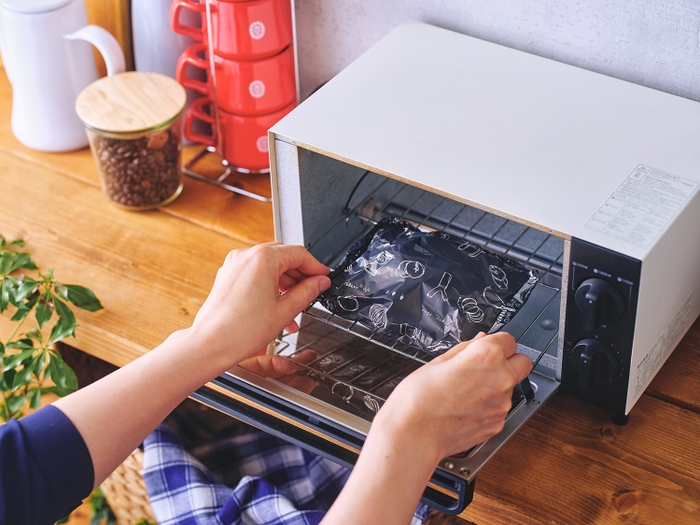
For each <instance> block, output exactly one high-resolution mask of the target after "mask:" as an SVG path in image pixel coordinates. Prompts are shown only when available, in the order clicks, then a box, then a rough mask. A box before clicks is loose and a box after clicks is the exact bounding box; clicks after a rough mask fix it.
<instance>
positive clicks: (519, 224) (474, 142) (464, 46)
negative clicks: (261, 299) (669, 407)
mask: <svg viewBox="0 0 700 525" xmlns="http://www.w3.org/2000/svg"><path fill="white" fill-rule="evenodd" d="M269 143H270V152H271V168H272V189H273V207H274V220H275V236H276V238H277V240H279V241H282V242H284V243H287V244H301V245H304V246H306V247H307V248H308V249H309V250H310V251H311V253H313V254H314V255H315V256H316V257H317V258H318V259H320V260H321V261H322V262H324V263H325V264H327V265H329V266H331V267H334V266H336V265H337V264H338V263H339V261H340V260H341V258H342V257H343V255H344V254H345V253H346V252H347V250H348V249H349V247H350V246H351V245H352V244H353V243H354V242H355V241H356V240H357V239H358V238H359V237H361V236H363V235H364V234H365V233H366V232H367V231H368V230H369V229H371V228H372V226H373V225H374V224H376V222H377V221H378V220H380V219H381V218H383V217H386V216H394V217H398V218H401V219H404V220H407V221H410V222H412V223H414V224H416V225H419V226H420V227H421V228H423V229H426V230H437V231H444V232H447V233H448V234H449V235H451V236H455V235H456V236H459V237H460V238H463V239H466V240H468V241H470V242H472V243H477V244H479V245H480V246H483V247H485V248H487V249H489V250H492V251H495V252H498V253H501V254H504V255H505V256H507V257H511V258H513V259H516V260H518V261H520V262H521V263H523V264H524V265H525V266H526V267H528V268H531V269H536V270H538V271H539V274H540V277H541V278H540V281H539V283H538V285H537V286H536V288H535V289H534V290H533V292H532V294H531V296H530V298H529V300H528V301H527V303H526V304H525V306H524V307H523V309H522V310H520V311H519V312H518V314H517V315H516V316H515V317H514V318H513V319H512V321H510V323H509V324H507V325H506V326H505V328H504V330H505V331H508V332H510V333H511V334H513V335H514V336H515V338H516V339H517V341H518V349H519V351H521V352H524V353H526V354H528V355H529V356H530V357H531V358H532V359H533V361H537V366H536V367H535V369H534V370H533V372H532V374H531V376H530V381H529V383H530V385H527V384H526V385H523V386H522V387H521V388H517V389H516V391H515V392H514V393H513V408H512V410H511V413H510V414H509V416H508V419H507V421H506V427H505V428H504V430H503V432H501V433H500V434H499V435H498V436H496V437H494V438H492V439H491V440H489V441H487V442H486V443H484V444H482V445H480V446H478V447H475V448H474V449H472V450H470V451H465V452H464V453H463V454H459V455H457V456H454V457H451V458H446V459H445V460H444V461H443V462H441V464H440V465H439V466H438V469H437V470H436V471H435V474H434V476H433V478H432V480H431V485H430V486H429V487H428V488H427V489H426V493H425V501H426V502H428V503H429V504H430V505H432V506H433V507H436V508H438V509H441V510H443V511H444V512H448V513H453V514H454V513H458V512H460V511H461V510H462V509H463V508H464V506H465V505H467V504H468V503H469V501H470V500H471V495H472V491H473V482H474V478H475V476H476V474H477V472H478V471H479V469H480V468H481V466H482V465H483V464H484V463H485V462H486V461H487V460H488V458H489V457H490V456H491V455H492V454H494V453H495V452H496V451H497V450H498V448H499V447H500V446H501V445H502V444H503V443H504V442H505V441H506V440H507V439H508V437H509V436H511V435H512V434H513V433H514V432H515V431H516V430H517V429H518V428H519V427H520V426H521V425H522V424H523V423H524V422H525V421H526V420H527V419H528V418H529V417H530V416H531V415H532V414H533V413H534V412H535V411H536V410H537V409H538V408H539V407H540V406H541V404H542V402H543V401H545V400H546V399H547V398H548V397H549V396H550V395H552V393H553V392H554V391H556V389H557V388H559V387H561V389H562V391H564V392H566V393H567V394H570V395H573V396H576V397H578V398H580V399H583V400H585V401H587V402H590V403H593V404H595V405H597V406H600V407H603V408H605V409H607V410H609V411H610V412H611V413H612V414H613V416H614V418H615V420H616V421H617V422H618V423H624V422H625V421H626V418H627V415H628V413H629V412H630V409H631V408H632V407H633V406H634V404H635V402H636V401H637V399H638V398H639V397H640V395H641V394H642V393H643V392H644V389H645V388H646V387H647V385H648V384H649V382H650V381H651V380H652V378H653V377H654V375H655V374H656V372H657V371H658V370H659V368H660V367H661V366H662V365H663V363H664V362H665V361H666V359H667V358H668V356H669V355H670V353H671V352H672V351H673V349H674V347H675V346H676V344H677V343H678V342H679V340H680V339H681V338H682V337H683V335H684V334H685V332H686V331H687V329H688V328H689V327H690V325H691V324H692V322H693V321H694V320H695V318H696V317H697V316H698V312H699V311H700V301H698V300H696V299H695V294H696V293H697V291H698V288H699V287H700V269H699V267H698V266H699V265H698V263H699V262H700V234H699V233H698V232H699V229H700V197H699V196H698V192H697V187H698V183H700V104H698V103H696V102H693V101H690V100H686V99H683V98H680V97H677V96H673V95H669V94H666V93H662V92H659V91H655V90H652V89H648V88H644V87H641V86H638V85H635V84H631V83H628V82H624V81H621V80H617V79H614V78H610V77H607V76H604V75H600V74H597V73H593V72H590V71H586V70H583V69H579V68H576V67H572V66H568V65H564V64H561V63H557V62H554V61H551V60H548V59H544V58H541V57H537V56H533V55H530V54H527V53H523V52H520V51H516V50H512V49H508V48H505V47H502V46H499V45H495V44H492V43H488V42H485V41H482V40H477V39H474V38H470V37H467V36H464V35H461V34H457V33H454V32H450V31H447V30H443V29H439V28H437V27H433V26H429V25H425V24H419V23H406V24H403V25H401V26H400V27H398V28H397V29H396V30H394V31H393V32H392V33H390V34H389V35H388V36H387V37H385V38H384V39H383V40H382V41H380V42H379V43H378V44H377V45H375V46H374V47H373V48H372V49H370V50H369V51H368V52H367V53H366V54H364V55H363V56H362V57H360V58H359V59H358V60H357V61H355V62H354V63H352V64H351V65H350V66H349V67H348V68H346V69H345V70H344V71H343V72H341V73H340V74H339V75H338V76H336V77H335V78H333V79H332V80H331V81H330V82H328V83H327V84H326V85H325V86H323V87H322V88H321V89H320V90H318V91H317V92H316V93H315V94H313V95H312V96H311V97H310V98H309V99H307V100H306V101H305V102H303V103H302V104H301V105H300V106H299V107H298V108H297V109H295V110H294V111H293V112H292V113H290V114H289V115H288V116H286V117H285V118H284V119H283V120H282V121H280V122H279V123H278V124H276V125H275V126H274V127H273V128H272V129H271V130H270V133H269ZM300 321H301V322H300V324H301V331H300V332H299V333H298V334H293V335H288V334H287V335H282V336H280V338H279V339H278V340H277V341H276V342H275V343H274V344H272V345H271V346H270V349H269V350H268V353H267V354H266V355H264V356H256V357H255V358H253V359H251V360H249V361H247V362H244V363H242V364H241V365H239V366H237V367H235V368H234V369H233V370H231V371H230V372H229V373H227V374H226V375H224V376H222V377H220V378H219V379H217V380H216V381H214V382H212V383H210V384H209V385H208V386H207V387H205V388H203V389H202V390H200V391H198V393H197V394H196V396H197V397H198V398H199V399H201V400H203V401H205V402H207V403H209V404H211V405H213V406H216V407H217V408H220V409H221V410H224V411H226V412H228V413H230V414H232V415H235V416H236V417H239V418H241V419H244V420H246V421H249V422H251V423H252V424H254V425H257V426H259V427H261V428H264V429H265V430H268V431H269V432H272V433H274V434H277V435H279V436H283V437H285V438H286V439H288V440H291V441H293V442H296V443H298V444H300V445H302V446H305V447H307V448H309V449H311V450H314V451H315V452H318V453H320V454H323V455H325V456H327V457H330V458H333V459H335V460H336V461H339V462H340V463H342V464H345V465H348V466H350V465H352V464H353V463H354V461H355V459H356V457H357V453H358V450H359V449H360V448H361V446H362V442H363V439H364V436H366V434H367V431H368V429H369V425H370V422H371V420H372V416H373V415H374V413H376V411H377V410H378V409H379V407H380V406H381V404H382V403H383V402H384V400H385V399H386V396H387V395H388V394H389V393H390V392H391V391H392V389H393V388H394V387H395V386H396V384H398V382H399V381H400V380H401V379H402V378H403V377H405V376H406V375H407V374H409V373H410V372H411V371H412V370H415V369H416V368H417V367H419V366H421V365H422V364H423V363H425V362H427V361H428V360H429V359H430V355H428V354H426V353H425V352H422V351H421V350H419V349H417V348H412V347H411V346H410V345H406V344H403V343H400V342H398V341H393V340H391V339H388V338H386V337H384V336H382V335H380V334H377V333H373V332H371V331H370V330H368V329H367V328H365V327H363V326H362V325H360V324H358V323H353V322H349V321H346V320H344V319H342V318H339V317H338V316H335V315H333V314H331V313H330V312H328V311H326V310H324V309H323V308H320V307H318V306H312V307H311V308H310V309H309V310H308V311H307V312H305V313H304V314H303V315H302V318H301V320H300ZM275 359H277V360H279V359H283V360H284V361H285V362H286V363H287V364H288V365H289V367H288V369H287V370H286V371H285V372H284V373H282V372H281V371H280V367H279V366H277V367H275V366H272V365H271V360H275ZM285 366H286V365H285ZM282 368H284V367H282ZM468 380H469V378H468V377H465V381H468ZM530 386H531V387H532V388H531V389H530Z"/></svg>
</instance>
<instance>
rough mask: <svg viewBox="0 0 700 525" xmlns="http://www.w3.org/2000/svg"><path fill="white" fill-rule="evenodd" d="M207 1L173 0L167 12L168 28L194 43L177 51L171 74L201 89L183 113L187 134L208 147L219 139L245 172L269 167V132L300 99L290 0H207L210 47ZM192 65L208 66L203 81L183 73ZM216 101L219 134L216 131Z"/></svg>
mask: <svg viewBox="0 0 700 525" xmlns="http://www.w3.org/2000/svg"><path fill="white" fill-rule="evenodd" d="M204 1H205V0H201V2H202V3H197V2H196V1H195V0H177V1H175V2H174V3H173V5H172V9H171V11H170V23H171V26H172V28H173V31H175V32H176V33H179V34H182V35H187V36H190V37H192V38H193V39H194V40H195V41H196V43H195V44H192V45H191V46H190V47H189V48H188V49H186V50H185V52H184V53H183V54H182V56H181V57H180V60H179V61H178V64H177V71H176V78H177V80H178V81H179V82H180V83H181V84H182V85H183V86H185V87H186V88H191V89H194V90H196V91H198V92H200V93H202V94H204V95H205V97H203V98H200V99H198V100H196V101H195V102H194V103H193V104H192V105H191V106H190V107H189V109H188V110H187V112H186V113H185V137H187V139H189V140H191V141H192V142H199V143H202V144H205V145H208V146H216V145H217V143H218V142H220V145H221V149H222V151H221V152H220V153H221V155H222V157H223V158H224V159H226V160H227V161H228V162H229V163H230V164H232V165H233V166H235V167H236V168H239V169H243V170H246V171H251V172H258V171H263V170H265V169H267V168H269V159H268V143H267V130H268V129H269V128H270V127H271V126H272V125H273V124H275V122H277V121H278V120H280V119H281V118H282V117H283V116H284V115H286V114H287V113H289V111H291V110H292V108H294V106H295V105H296V103H297V92H296V72H295V67H294V48H293V46H292V12H291V2H290V0H210V4H211V5H210V14H211V33H212V49H209V45H208V27H207V16H206V5H205V3H204ZM182 9H188V10H191V11H195V12H197V13H201V16H202V27H201V28H195V27H191V26H187V25H183V24H181V23H180V12H181V11H182ZM210 54H211V56H210ZM211 58H213V63H214V69H215V71H214V74H215V75H216V90H215V91H214V83H213V79H212V78H211V75H210V62H211ZM190 67H194V68H198V69H202V70H204V71H206V72H207V80H206V81H205V82H203V81H199V80H195V79H193V78H190V77H188V76H187V71H188V68H190ZM214 97H215V98H214ZM213 100H215V101H216V106H217V107H218V117H219V118H218V120H219V125H218V129H219V132H220V133H221V137H218V136H217V135H216V133H217V131H216V129H217V128H216V126H215V123H216V115H214V113H213V111H214V104H212V101H213ZM196 120H201V121H204V122H207V123H210V124H212V134H211V135H205V134H202V133H198V132H196V131H194V130H193V129H192V125H193V123H194V122H195V121H196Z"/></svg>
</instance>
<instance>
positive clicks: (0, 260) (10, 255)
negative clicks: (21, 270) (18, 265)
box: [0, 252, 16, 275]
mask: <svg viewBox="0 0 700 525" xmlns="http://www.w3.org/2000/svg"><path fill="white" fill-rule="evenodd" d="M15 255H16V254H15V252H3V254H2V255H0V275H7V274H8V273H10V267H11V266H12V262H13V261H14V260H15Z"/></svg>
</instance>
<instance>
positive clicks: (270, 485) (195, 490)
mask: <svg viewBox="0 0 700 525" xmlns="http://www.w3.org/2000/svg"><path fill="white" fill-rule="evenodd" d="M194 453H195V455H196V456H197V459H195V457H193V456H192V455H190V454H189V453H187V452H186V451H185V450H184V449H183V448H182V446H181V445H180V443H179V441H178V439H177V437H176V436H175V435H174V434H173V433H172V432H171V431H170V430H169V429H168V427H166V426H165V425H161V426H160V427H158V428H157V429H156V430H155V431H154V432H153V433H152V434H151V435H150V436H149V437H148V438H147V439H146V441H145V442H144V473H143V477H144V480H145V482H146V487H147V489H148V494H149V497H150V500H151V506H152V508H153V513H154V515H155V517H156V519H157V520H158V523H159V524H160V525H243V524H246V525H249V524H259V525H263V524H265V525H315V524H318V523H320V521H321V519H323V516H324V515H325V513H326V511H327V510H328V509H329V508H330V506H331V504H332V503H333V501H335V498H336V497H337V496H338V494H339V493H340V491H341V490H342V488H343V486H344V485H345V482H346V481H347V478H348V476H349V474H350V472H349V471H348V470H347V469H345V468H343V467H341V466H339V465H337V464H335V463H333V462H331V461H328V460H326V459H324V458H321V457H318V456H316V455H314V454H311V453H309V452H307V451H305V450H304V449H302V448H300V447H297V446H295V445H292V444H289V443H286V442H285V441H282V440H279V439H277V438H275V437H273V436H270V435H268V434H265V433H264V432H260V431H257V430H253V429H251V430H250V431H248V432H246V433H245V434H242V435H239V436H235V437H232V438H228V439H226V440H223V441H220V442H218V443H215V444H212V445H206V446H204V447H201V448H199V449H197V450H196V451H194ZM205 465H206V466H205ZM428 510H429V509H428V507H427V506H425V505H422V504H421V505H419V506H418V508H417V509H416V514H415V516H414V519H413V521H412V522H411V525H420V524H421V523H422V521H423V519H424V518H425V516H426V515H427V513H428Z"/></svg>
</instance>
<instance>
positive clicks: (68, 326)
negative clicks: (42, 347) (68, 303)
mask: <svg viewBox="0 0 700 525" xmlns="http://www.w3.org/2000/svg"><path fill="white" fill-rule="evenodd" d="M71 335H75V322H73V323H70V322H68V321H66V320H65V319H64V318H60V319H59V320H58V321H57V322H56V324H55V325H54V326H53V328H52V329H51V335H49V344H53V343H57V342H59V341H62V340H63V339H65V338H66V337H69V336H71Z"/></svg>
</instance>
